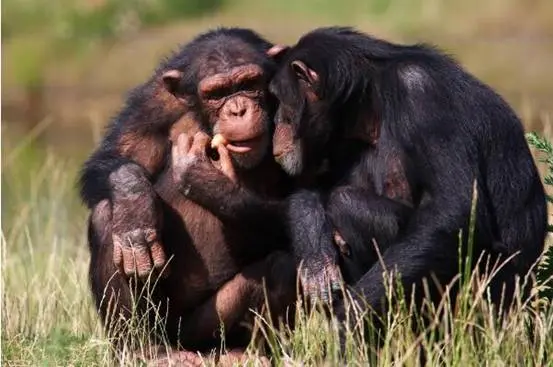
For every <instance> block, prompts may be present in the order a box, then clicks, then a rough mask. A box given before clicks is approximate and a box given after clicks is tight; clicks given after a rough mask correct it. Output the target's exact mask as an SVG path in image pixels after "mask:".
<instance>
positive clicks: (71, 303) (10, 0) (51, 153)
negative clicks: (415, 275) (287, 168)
mask: <svg viewBox="0 0 553 367" xmlns="http://www.w3.org/2000/svg"><path fill="white" fill-rule="evenodd" d="M219 25H227V26H228V25H237V26H243V27H251V28H253V29H255V30H257V31H258V32H260V33H261V34H262V35H264V36H265V37H267V38H268V39H269V40H271V41H273V42H280V43H293V42H295V40H296V39H297V38H298V37H299V36H300V35H301V34H303V33H305V32H307V31H308V30H310V29H312V28H314V27H317V26H324V25H352V26H355V27H357V28H359V29H361V30H364V31H366V32H369V33H371V34H373V35H376V36H378V37H382V38H386V39H389V40H392V41H396V42H406V43H409V42H418V41H425V42H429V43H434V44H436V45H438V46H440V47H441V48H442V49H444V50H445V51H447V52H448V53H450V54H453V55H454V56H456V57H457V58H458V59H459V60H460V61H461V62H462V63H463V64H464V65H465V66H466V68H467V69H468V70H470V71H471V72H472V73H474V74H475V75H476V76H477V77H479V78H481V79H483V80H484V81H486V82H488V83H489V84H491V85H492V86H493V87H495V88H496V89H497V90H498V91H499V92H500V93H501V94H502V95H503V96H505V97H506V98H507V100H508V101H509V102H510V103H511V104H512V105H513V106H514V107H515V109H516V110H517V112H518V114H519V115H520V116H521V117H522V119H523V121H524V124H525V127H526V129H527V131H536V132H539V133H540V134H542V135H544V136H545V137H547V138H549V139H551V138H552V137H553V104H552V103H551V102H552V101H553V73H552V72H551V68H552V67H553V0H464V1H457V0H342V1H331V0H273V1H267V0H265V1H264V0H257V1H256V0H235V1H231V0H50V1H47V0H4V1H2V119H1V120H2V242H1V244H2V250H3V251H2V255H3V257H2V290H3V299H2V341H1V342H2V361H3V362H7V364H8V365H18V366H19V365H84V366H88V365H91V363H92V362H94V363H100V361H103V360H107V361H109V359H106V358H107V357H106V356H107V355H108V354H107V352H106V351H107V350H108V349H107V348H106V342H105V340H104V339H102V338H101V337H100V335H101V328H100V327H99V325H98V319H97V317H96V314H95V312H94V310H93V308H92V307H91V305H90V296H89V292H88V289H87V279H86V278H87V267H88V256H89V255H88V251H87V248H86V245H85V233H86V231H85V225H86V211H85V209H84V207H83V206H82V205H81V203H80V202H79V200H78V197H77V195H76V190H75V182H76V174H77V172H78V169H79V166H80V165H81V164H82V162H83V160H84V159H85V158H86V157H87V155H89V154H90V152H91V150H92V149H93V147H94V145H95V144H97V143H98V142H99V140H100V138H101V135H102V132H103V126H104V125H105V124H106V123H107V121H108V120H109V119H110V117H111V116H113V115H114V114H115V113H116V112H117V110H118V108H120V106H121V102H122V99H123V98H124V95H125V92H126V91H127V90H128V89H129V88H131V87H133V86H134V85H136V84H138V83H140V82H142V81H144V80H145V78H147V77H148V75H149V74H150V73H151V72H152V70H153V69H154V68H155V66H156V65H157V63H158V61H159V59H160V58H161V57H163V56H164V55H167V54H168V53H169V52H170V51H171V50H173V49H175V48H176V47H177V45H178V44H182V43H186V42H187V41H188V40H190V39H191V38H192V37H194V35H196V34H198V33H199V32H203V31H205V30H207V29H209V28H211V27H216V26H219ZM506 199H508V198H506ZM107 365H109V362H107Z"/></svg>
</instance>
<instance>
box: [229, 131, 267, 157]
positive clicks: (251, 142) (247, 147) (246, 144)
mask: <svg viewBox="0 0 553 367" xmlns="http://www.w3.org/2000/svg"><path fill="white" fill-rule="evenodd" d="M262 138H263V135H260V136H256V137H255V138H252V139H247V140H240V141H231V142H229V143H228V144H227V146H226V147H227V149H228V150H229V151H231V152H233V153H241V154H242V153H248V152H250V151H251V150H252V149H255V148H256V147H257V145H258V144H259V143H260V142H261V140H262Z"/></svg>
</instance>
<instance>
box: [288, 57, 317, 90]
mask: <svg viewBox="0 0 553 367" xmlns="http://www.w3.org/2000/svg"><path fill="white" fill-rule="evenodd" d="M291 65H292V69H293V70H294V72H295V73H296V76H297V77H298V78H299V79H303V80H305V81H306V82H307V83H309V84H310V85H314V84H316V83H317V82H318V81H319V74H317V72H316V71H315V70H313V69H310V68H309V67H308V66H307V65H305V63H304V62H303V61H300V60H294V61H292V64H291Z"/></svg>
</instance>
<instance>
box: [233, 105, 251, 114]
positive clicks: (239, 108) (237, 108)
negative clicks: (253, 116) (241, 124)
mask: <svg viewBox="0 0 553 367" xmlns="http://www.w3.org/2000/svg"><path fill="white" fill-rule="evenodd" d="M246 110H247V108H246V106H244V105H241V106H240V105H235V106H234V107H231V108H230V113H231V114H232V115H233V116H236V117H242V116H244V115H245V114H246Z"/></svg>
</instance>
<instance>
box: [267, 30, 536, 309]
mask: <svg viewBox="0 0 553 367" xmlns="http://www.w3.org/2000/svg"><path fill="white" fill-rule="evenodd" d="M271 53H272V54H273V55H274V56H275V57H277V58H279V59H280V60H281V62H282V63H281V66H280V70H279V71H278V72H277V74H276V76H275V77H274V78H273V80H272V82H271V84H270V87H269V90H270V91H271V93H272V94H274V95H275V96H276V97H277V98H278V99H279V101H280V105H279V108H278V110H277V112H276V115H275V123H276V132H275V135H274V141H273V150H274V154H275V156H276V159H277V160H278V161H279V162H280V164H281V165H282V167H283V168H284V169H285V170H286V171H287V172H288V173H290V174H292V175H296V176H297V175H302V174H310V172H316V171H317V170H320V169H321V167H322V166H323V165H327V174H326V177H327V178H328V180H329V181H328V182H327V183H326V185H327V186H329V187H330V188H327V190H326V193H330V194H329V195H320V196H317V194H315V193H312V192H307V193H299V195H300V197H299V198H298V199H296V200H295V201H296V202H298V203H299V208H298V205H294V200H292V205H291V207H290V213H291V215H292V219H291V221H290V223H291V224H292V225H293V226H296V227H297V229H296V232H298V233H300V234H301V235H295V234H294V230H293V231H292V234H293V236H292V237H293V238H292V241H293V246H294V247H295V251H296V254H297V256H298V257H299V259H301V260H303V262H304V263H306V269H308V270H311V271H312V272H314V273H315V276H313V275H311V276H309V275H308V279H309V278H311V279H315V280H317V279H322V278H324V277H322V276H317V274H318V273H320V272H324V271H326V270H327V268H328V263H329V259H330V260H331V262H333V263H334V264H337V263H338V259H337V255H336V248H335V247H334V246H332V245H331V241H330V240H329V239H328V237H329V236H330V235H331V234H330V231H329V230H328V229H327V230H326V231H321V230H319V229H317V228H332V227H336V228H337V229H338V231H339V232H342V231H341V228H340V225H342V224H341V223H340V221H339V220H338V221H337V220H336V219H337V218H340V217H342V218H345V220H347V221H349V222H350V223H352V224H351V225H353V226H356V227H357V228H363V226H366V223H371V221H372V220H373V218H371V216H372V215H373V213H374V210H375V207H374V206H373V203H374V193H376V194H378V195H381V196H384V197H393V196H394V194H393V193H394V192H399V193H400V196H403V194H401V193H411V200H412V201H411V204H412V206H413V208H414V210H413V212H412V213H411V214H409V215H408V221H407V222H406V223H405V224H404V225H403V226H404V229H403V231H402V232H401V233H400V234H398V236H397V238H396V239H395V240H393V241H392V242H391V243H390V244H389V245H388V246H386V248H384V249H383V250H382V259H381V260H382V261H377V262H376V263H374V264H373V265H371V266H369V267H368V268H366V269H364V275H363V276H362V277H361V279H359V281H358V282H356V283H355V284H354V287H353V290H354V292H355V293H357V294H359V295H362V298H363V302H360V305H361V306H363V305H364V304H367V305H368V306H370V308H372V309H373V310H375V311H377V312H382V311H383V308H382V307H386V305H385V303H384V302H383V299H384V298H385V285H384V282H383V277H382V274H383V270H384V269H383V265H382V263H383V264H384V265H385V266H386V268H387V269H388V270H393V269H395V270H397V271H398V272H399V276H400V278H399V279H400V281H401V282H402V284H403V285H404V287H405V294H411V293H410V292H411V289H412V286H414V285H415V286H416V289H417V290H418V291H417V292H416V295H417V298H416V299H417V300H419V301H420V296H421V295H422V293H423V292H422V287H421V285H422V281H423V279H424V278H426V279H427V280H428V283H429V285H430V286H431V288H432V285H433V282H434V281H436V280H437V281H439V282H440V285H441V286H444V285H446V284H448V283H449V282H451V281H452V280H453V279H454V277H455V275H456V274H457V273H458V270H459V265H458V264H459V262H458V261H459V255H458V240H459V239H458V235H459V231H460V230H463V233H464V236H463V243H462V249H463V254H464V255H466V254H467V253H468V252H467V251H468V250H467V239H468V237H469V236H468V235H467V233H468V225H469V217H470V213H471V203H472V197H473V184H474V183H475V187H476V189H477V194H478V200H477V208H476V215H475V219H476V230H475V234H474V242H473V246H474V247H473V251H474V252H473V256H472V259H473V263H472V266H473V267H474V266H475V265H476V264H475V263H476V261H477V260H478V259H479V257H480V255H481V254H483V253H486V254H488V256H490V255H491V256H492V259H491V260H492V264H493V260H495V259H501V260H500V261H502V262H504V261H505V260H507V258H508V257H509V256H512V255H516V256H515V257H514V259H512V260H511V261H509V262H508V263H507V264H505V265H504V266H503V268H502V269H501V271H499V273H498V274H496V275H495V276H494V278H493V280H492V282H491V284H490V291H491V297H492V300H493V301H494V302H499V301H500V298H501V293H502V291H505V295H504V301H505V302H504V305H509V304H510V300H511V298H512V295H513V292H514V290H515V286H514V283H515V277H516V275H520V276H524V275H525V274H526V273H527V271H528V270H529V269H530V267H531V265H532V264H533V263H534V262H535V261H536V259H537V258H538V256H539V255H540V253H541V251H542V249H543V245H544V236H545V228H546V203H545V196H544V189H543V185H542V183H541V181H540V177H539V175H538V171H537V169H536V166H535V164H534V161H533V159H532V156H531V153H530V151H529V148H528V146H527V144H526V141H525V138H524V134H523V128H522V124H521V122H520V120H519V119H518V117H517V116H516V114H515V113H514V112H513V110H512V109H511V108H510V107H509V105H508V104H507V103H506V102H505V101H504V100H503V99H502V98H501V97H500V96H499V95H498V94H496V93H495V92H494V91H493V90H492V89H491V88H490V87H489V86H487V85H485V84H484V83H482V82H480V81H479V80H477V79H476V78H475V77H473V76H472V75H470V74H469V73H468V72H467V71H465V70H464V69H463V68H462V67H461V66H459V65H458V64H457V63H456V62H455V61H454V60H453V59H452V58H450V57H448V56H445V55H444V54H443V53H441V52H439V51H437V50H436V49H435V48H433V47H430V46H426V45H412V46H404V45H396V44H392V43H389V42H386V41H383V40H378V39H375V38H373V37H370V36H368V35H365V34H362V33H360V32H357V31H355V30H352V29H350V28H340V27H329V28H321V29H316V30H314V31H312V32H309V33H307V34H306V35H304V36H303V37H301V38H300V40H299V41H298V43H297V44H296V45H295V46H293V47H291V48H287V47H284V46H282V47H276V48H275V49H274V50H273V51H272V52H271ZM354 144H359V145H360V146H361V147H362V148H361V149H359V150H357V151H355V149H352V146H353V145H354ZM394 172H396V173H398V172H399V173H401V174H399V175H397V174H396V173H394ZM321 178H322V182H319V184H320V185H322V186H325V176H323V177H321ZM387 187H388V188H391V189H387ZM323 192H324V191H323ZM383 200H384V199H383ZM324 210H327V213H324V212H322V211H324ZM295 212H299V213H300V215H294V213H295ZM309 213H311V214H309ZM321 220H324V221H323V222H321ZM303 229H307V230H308V231H313V234H316V235H312V236H308V235H305V233H303V232H301V231H302V230H303ZM346 233H347V231H343V233H342V235H344V236H345V235H346ZM360 233H361V234H362V233H363V231H362V230H361V232H360ZM325 236H326V238H325ZM360 238H361V239H362V240H364V244H365V245H366V246H371V243H370V239H369V238H363V235H361V236H360ZM346 241H349V239H347V238H346ZM350 242H351V245H353V244H355V243H363V241H361V242H359V241H358V239H356V238H353V240H352V241H350ZM359 251H360V252H363V250H362V249H361V250H359ZM464 255H463V256H464ZM352 260H353V261H355V259H352ZM482 263H484V264H486V263H487V262H486V261H485V259H484V261H483V262H482ZM308 286H310V287H308V288H307V289H306V288H305V286H304V291H306V292H308V293H309V292H312V291H313V289H316V288H317V287H313V286H312V284H308ZM322 286H323V285H320V287H322ZM436 288H438V287H436ZM432 289H433V288H432ZM432 289H431V292H432ZM434 291H435V292H432V294H433V297H438V295H439V292H438V291H437V290H436V289H434ZM337 313H338V316H339V317H341V318H343V317H344V315H345V311H344V307H343V305H342V306H340V305H339V306H338V307H337Z"/></svg>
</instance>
